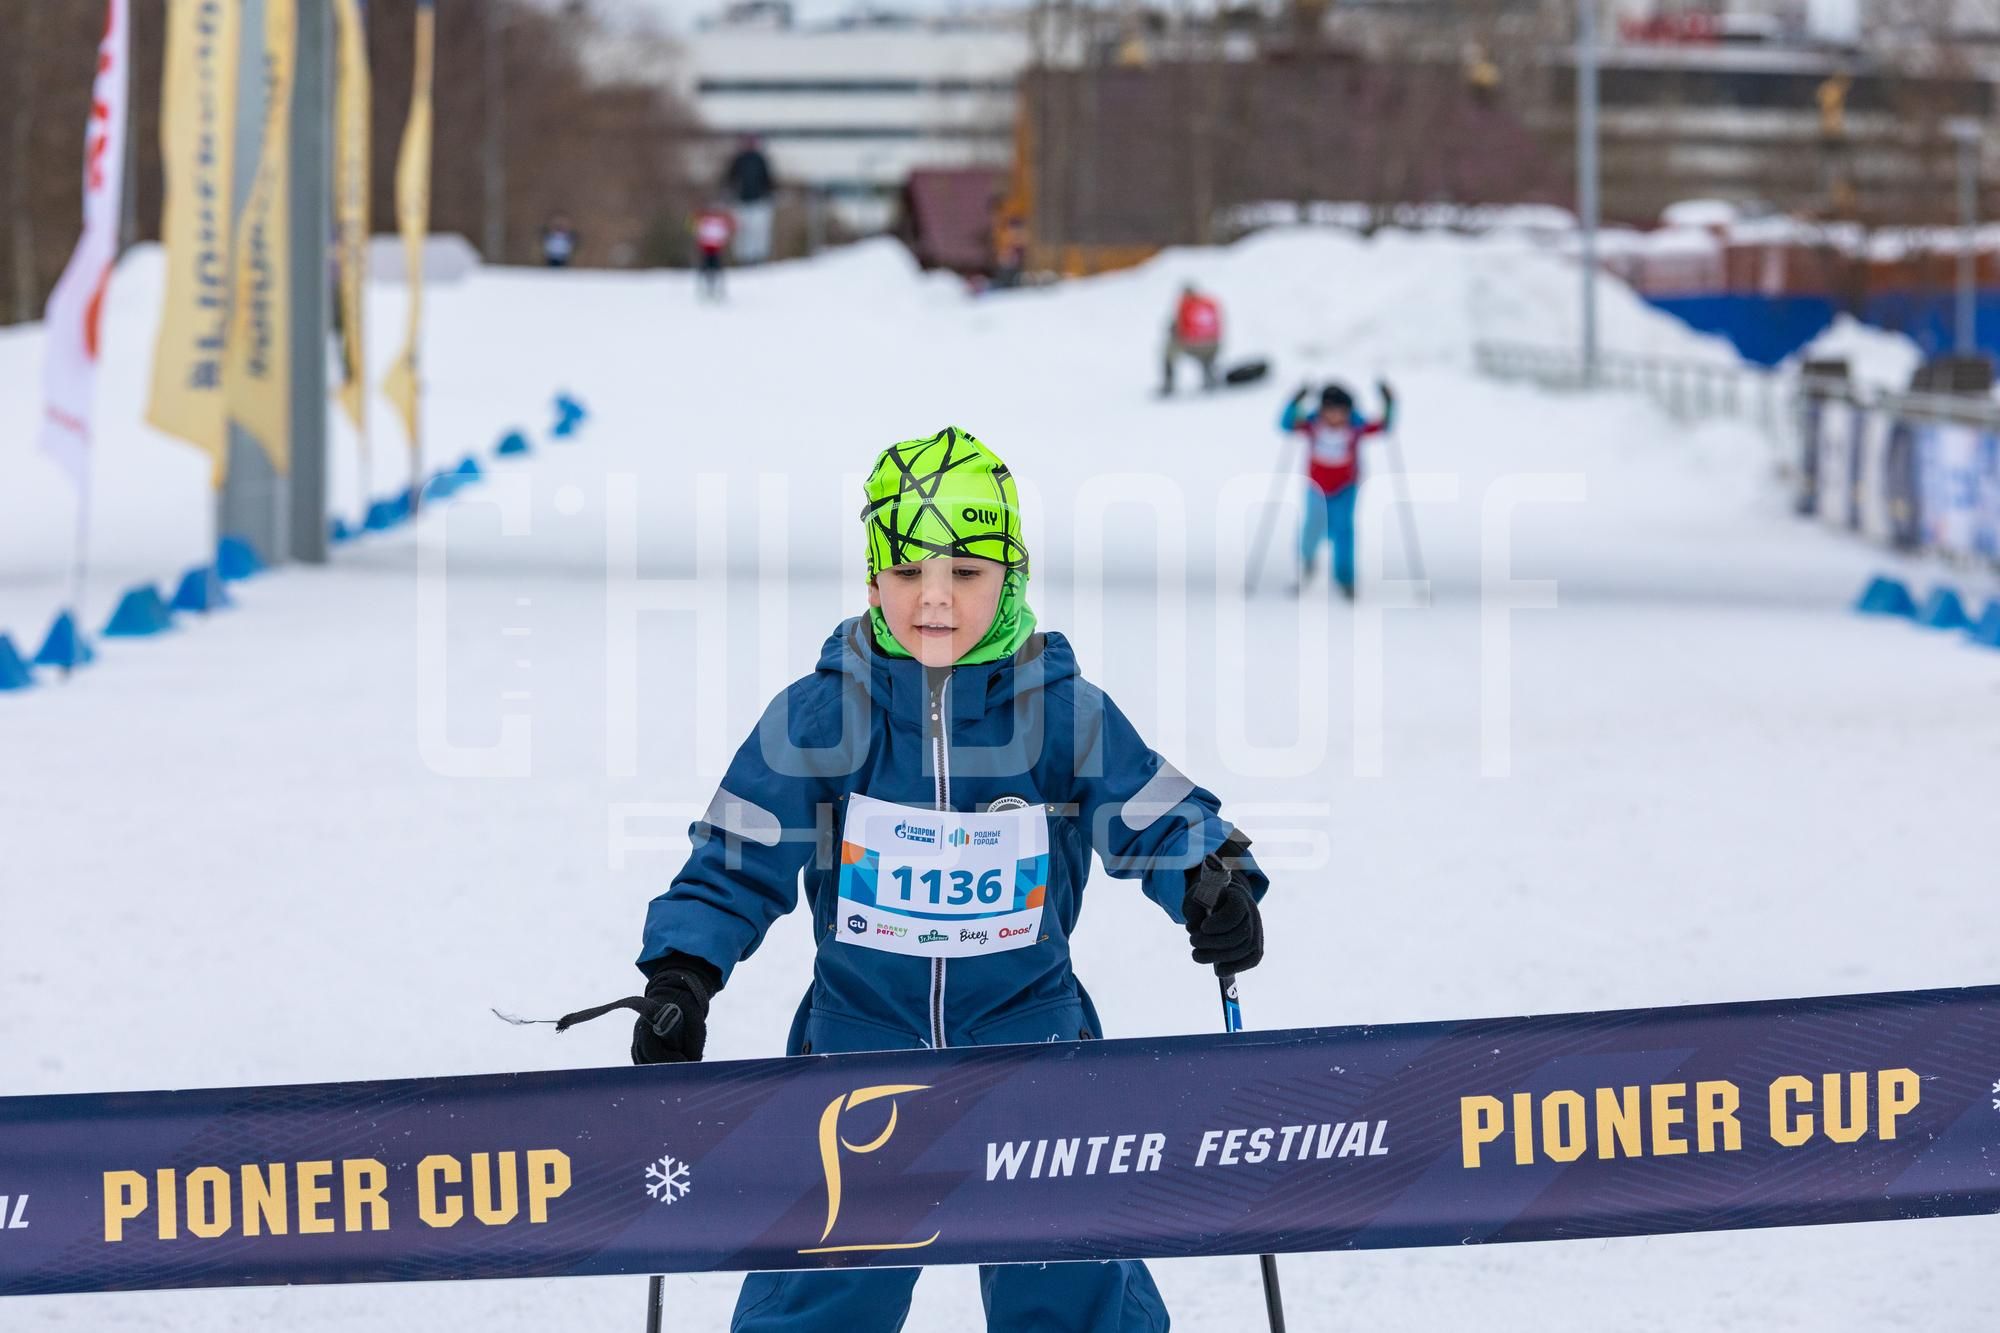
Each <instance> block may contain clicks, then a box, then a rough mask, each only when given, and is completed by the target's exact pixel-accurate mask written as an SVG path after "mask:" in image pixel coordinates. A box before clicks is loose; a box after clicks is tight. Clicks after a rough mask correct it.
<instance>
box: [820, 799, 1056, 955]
mask: <svg viewBox="0 0 2000 1333" xmlns="http://www.w3.org/2000/svg"><path fill="white" fill-rule="evenodd" d="M1048 883H1049V821H1048V807H1047V806H1042V805H1030V806H1025V807H1022V808H1021V809H1017V810H1006V811H1001V812H999V813H989V814H960V813H958V812H957V811H954V810H920V809H918V808H916V807H915V806H908V805H895V804H892V803H890V802H888V801H878V800H875V799H874V798H873V797H868V796H851V797H849V798H848V801H847V822H846V823H845V824H844V825H843V826H842V828H841V839H840V904H839V910H838V912H837V914H836V916H835V918H834V934H835V935H836V936H838V937H839V938H840V939H841V940H844V941H845V942H847V943H848V944H858V945H861V946H862V947H864V948H868V949H881V950H883V951H885V952H888V953H900V954H910V955H914V956H916V957H919V958H965V957H969V956H971V955H975V954H986V953H1001V952H1003V951H1005V950H1008V949H1025V948H1026V947H1027V946H1029V945H1030V944H1034V943H1036V942H1037V941H1039V940H1040V939H1041V937H1042V900H1043V898H1044V897H1045V896H1046V894H1047V893H1048Z"/></svg>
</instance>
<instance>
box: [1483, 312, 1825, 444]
mask: <svg viewBox="0 0 2000 1333" xmlns="http://www.w3.org/2000/svg"><path fill="white" fill-rule="evenodd" d="M1472 350H1473V360H1474V363H1475V364H1476V365H1477V366H1478V368H1479V372H1480V373H1481V374H1482V375H1485V376H1487V377H1489V378H1491V379H1498V380H1519V381H1527V382H1530V383H1534V384H1540V385H1543V386H1544V387H1546V388H1551V389H1570V390H1574V389H1582V388H1584V387H1586V386H1585V376H1584V371H1583V358H1582V356H1581V355H1580V354H1579V353H1578V352H1577V351H1576V349H1574V348H1568V347H1546V346H1539V345H1535V344H1530V343H1514V342H1487V341H1481V342H1478V343H1475V344H1473V349H1472ZM1596 387H1597V388H1600V389H1613V390H1625V391H1628V392H1633V393H1643V394H1645V395H1646V396H1647V397H1649V398H1651V399H1652V400H1653V401H1654V402H1656V403H1658V404H1659V405H1660V406H1661V407H1663V408H1665V409H1666V410H1667V412H1669V413H1671V414H1672V415H1673V416H1674V417H1675V418H1676V419H1678V420H1681V421H1709V420H1717V419H1725V420H1733V421H1744V422H1748V423H1749V424H1751V425H1753V426H1756V427H1757V428H1758V429H1759V430H1761V431H1763V432H1764V433H1765V435H1766V436H1767V437H1768V438H1769V439H1770V440H1771V442H1772V445H1773V446H1774V447H1775V448H1777V449H1778V450H1779V453H1780V457H1784V456H1786V455H1788V454H1789V453H1790V452H1791V450H1790V449H1789V448H1788V447H1786V446H1789V445H1790V444H1791V443H1792V442H1793V441H1794V440H1795V439H1796V419H1797V412H1796V410H1795V409H1796V403H1795V401H1794V400H1795V397H1796V387H1797V376H1796V374H1793V373H1791V372H1787V371H1775V370H1765V369H1763V368H1761V367H1758V366H1746V365H1742V364H1731V363H1728V362H1720V361H1698V360H1695V359H1694V358H1692V357H1675V356H1655V355H1650V354H1634V353H1629V352H1601V353H1599V354H1598V358H1597V378H1596Z"/></svg>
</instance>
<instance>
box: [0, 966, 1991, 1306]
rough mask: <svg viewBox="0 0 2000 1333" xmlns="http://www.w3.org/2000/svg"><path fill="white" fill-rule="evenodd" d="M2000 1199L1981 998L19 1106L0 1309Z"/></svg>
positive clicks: (2, 1134)
mask: <svg viewBox="0 0 2000 1333" xmlns="http://www.w3.org/2000/svg"><path fill="white" fill-rule="evenodd" d="M1993 1212H2000V987H1984V988H1979V989H1968V990H1942V991H1913V992H1905V993H1898V994H1887V995H1862V996H1846V997H1834V998H1825V999H1811V1000H1785V1001H1771V1002H1765V1003H1750V1004H1728V1005H1706V1006H1699V1007H1692V1008H1679V1009H1657V1010H1631V1011H1613V1012H1605V1013H1590V1014H1569V1015H1559V1016H1552V1017H1540V1018H1532V1017H1531V1018H1510V1019H1492V1020H1482V1021H1472V1022H1462V1023H1419V1024H1408V1025H1398V1026H1388V1027H1348V1028H1316V1029H1307V1030H1300V1031H1289V1032H1263V1033H1246V1034H1243V1035H1240V1036H1235V1037H1224V1036H1216V1037H1173V1038H1161V1039H1149V1040H1137V1041H1092V1042H1081V1043H1067V1044H1048V1045H1039V1046H1006V1047H987V1048H978V1049H963V1050H947V1051H909V1052H893V1053H884V1054H871V1055H841V1056H828V1057H808V1058H803V1059H795V1060H757V1061H744V1062H737V1063H717V1064H704V1065H678V1066H663V1067H655V1068H649V1069H632V1068H618V1069H587V1070H575V1071H566V1072H552V1073H532V1074H515V1075H494V1076H479V1077H466V1078H439V1079H416V1080H403V1081H396V1082H381V1083H332V1084H318V1085H308V1086H299V1087H272V1088H237V1089H226V1090H215V1091H184V1092H157V1093H120V1094H110V1095H82V1096H47V1097H12V1098H0V1294H24V1293H36V1292H73V1291H112V1290H132V1289H144V1288H164V1287H198V1286H221V1285H235V1284H255V1283H295V1282H393V1281H422V1280H430V1279H444V1278H497V1277H545V1276H560V1275H567V1274H578V1275H581V1274H605V1273H645V1272H686V1271H704V1270H726V1269H739V1270H740V1269H782V1268H793V1269H796V1268H812V1267H835V1266H846V1265H858V1264H874V1265H896V1266H909V1265H916V1264H963V1263H1009V1262H1056V1261H1062V1260H1089V1259H1112V1258H1153V1257H1175V1256H1183V1255H1218V1254H1254V1253H1258V1252H1279V1253H1282V1252H1286V1251H1296V1250H1337V1249H1347V1248H1360V1247H1380V1246H1415V1245H1458V1244H1463V1243H1469V1242H1492V1241H1528V1240H1555V1239H1566V1238H1575V1237H1587V1236H1627V1235H1642V1234H1650V1233H1659V1232H1673V1231H1708V1230H1719V1229H1725V1228H1734V1227H1769V1226H1791V1225H1800V1224H1808V1223H1824V1222H1858V1221H1869V1220H1877V1219H1887V1218H1918V1217H1939V1216H1946V1215H1956V1214H1967V1213H1993ZM1995 1235H1996V1239H2000V1231H1996V1233H1995Z"/></svg>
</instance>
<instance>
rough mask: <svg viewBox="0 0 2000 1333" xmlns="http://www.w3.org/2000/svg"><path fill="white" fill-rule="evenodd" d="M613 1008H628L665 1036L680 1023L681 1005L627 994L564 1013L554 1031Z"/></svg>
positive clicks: (566, 1028) (588, 1019)
mask: <svg viewBox="0 0 2000 1333" xmlns="http://www.w3.org/2000/svg"><path fill="white" fill-rule="evenodd" d="M614 1009H630V1010H631V1011H632V1012H633V1013H635V1014H637V1015H639V1017H640V1018H643V1019H644V1020H646V1024H647V1026H648V1027H650V1028H652V1029H653V1031H654V1033H655V1034H656V1035H658V1036H662V1037H664V1036H667V1035H668V1034H670V1033H671V1032H673V1030H674V1029H675V1028H677V1027H679V1026H680V1025H681V1007H680V1006H679V1005H677V1004H675V1003H673V1002H672V1001H670V1000H656V999H654V998H653V997H652V996H650V995H628V996H626V997H625V998H624V999H622V1000H613V1001H611V1002H610V1003H609V1004H600V1005H596V1006H594V1007H592V1008H589V1009H579V1010H577V1011H576V1012H575V1013H573V1014H564V1015H563V1016H562V1017H561V1018H558V1019H557V1020H556V1031H557V1032H567V1031H569V1030H570V1029H571V1028H573V1027H575V1026H576V1025H577V1024H578V1023H588V1022H589V1021H590V1020H591V1019H593V1018H602V1017H604V1015H606V1014H608V1013H610V1012H611V1011H612V1010H614Z"/></svg>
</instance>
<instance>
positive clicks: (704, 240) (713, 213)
mask: <svg viewBox="0 0 2000 1333" xmlns="http://www.w3.org/2000/svg"><path fill="white" fill-rule="evenodd" d="M734 234H736V218H732V216H730V214H728V210H726V208H722V206H720V204H710V206H708V208H702V210H700V212H698V214H694V248H696V250H698V252H700V260H698V264H700V284H702V286H700V294H702V296H706V298H708V300H722V252H724V250H728V248H730V238H732V236H734Z"/></svg>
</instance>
